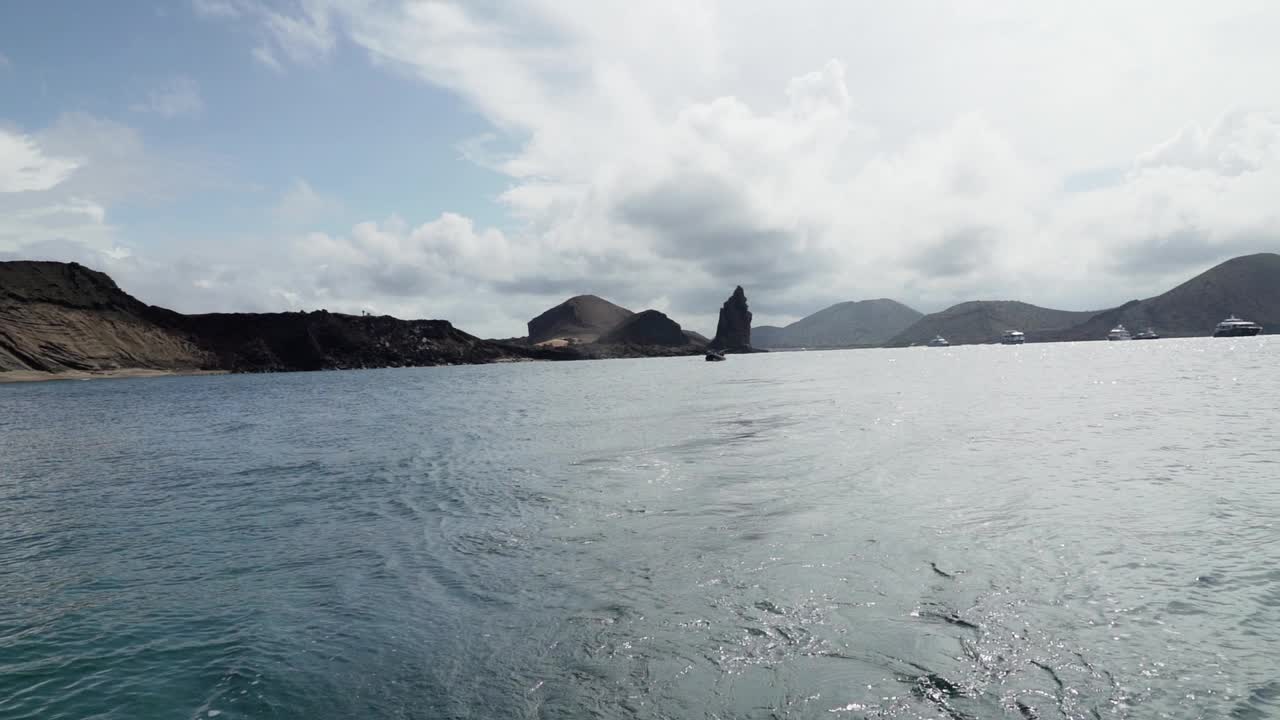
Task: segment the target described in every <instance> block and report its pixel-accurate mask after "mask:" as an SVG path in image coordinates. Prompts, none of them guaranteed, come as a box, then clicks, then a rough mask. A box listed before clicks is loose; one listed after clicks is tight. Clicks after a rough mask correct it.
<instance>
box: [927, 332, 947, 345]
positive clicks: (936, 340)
mask: <svg viewBox="0 0 1280 720" xmlns="http://www.w3.org/2000/svg"><path fill="white" fill-rule="evenodd" d="M950 345H951V343H949V342H947V339H946V338H944V337H942V336H941V335H936V336H934V338H933V339H932V340H930V341H929V347H950Z"/></svg>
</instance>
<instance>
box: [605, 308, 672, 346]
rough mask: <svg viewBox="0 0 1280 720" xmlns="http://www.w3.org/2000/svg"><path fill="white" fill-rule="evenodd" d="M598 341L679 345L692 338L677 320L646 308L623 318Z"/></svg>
mask: <svg viewBox="0 0 1280 720" xmlns="http://www.w3.org/2000/svg"><path fill="white" fill-rule="evenodd" d="M597 342H600V343H606V344H623V345H663V346H667V347H678V346H681V345H689V344H690V339H689V337H688V336H686V335H685V332H684V330H682V329H681V328H680V324H679V323H677V322H676V321H675V320H672V319H671V318H669V317H667V316H666V315H664V314H662V313H660V312H658V311H657V310H645V311H644V312H642V313H637V314H635V315H632V316H631V317H629V318H627V319H626V320H623V321H622V322H621V323H619V324H618V325H617V326H616V327H614V328H613V329H612V330H610V331H609V332H607V333H605V334H604V335H603V336H601V338H600V339H599V340H598V341H597Z"/></svg>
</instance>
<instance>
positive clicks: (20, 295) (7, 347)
mask: <svg viewBox="0 0 1280 720" xmlns="http://www.w3.org/2000/svg"><path fill="white" fill-rule="evenodd" d="M525 359H572V357H571V356H567V355H564V354H562V353H557V352H555V351H552V350H545V349H541V348H528V347H514V346H509V345H504V344H501V343H494V342H490V341H486V340H480V339H479V338H476V337H473V336H471V335H468V334H467V333H464V332H462V331H460V330H457V329H456V328H454V327H453V326H452V325H451V324H449V323H448V322H447V321H444V320H398V319H396V318H392V317H386V316H383V317H363V316H354V315H342V314H338V313H329V312H324V311H318V312H312V313H263V314H243V313H228V314H212V315H181V314H179V313H175V312H172V311H170V310H165V309H164V308H158V307H153V306H150V305H147V304H145V303H143V302H141V301H139V300H137V299H136V298H134V297H132V296H130V295H129V294H128V293H126V292H124V291H123V290H121V289H120V288H119V287H118V286H117V285H116V284H115V282H113V281H112V280H111V278H109V277H107V276H106V275H104V274H103V273H100V272H95V271H93V270H90V269H88V268H85V267H83V266H81V265H77V264H75V263H50V262H0V371H41V372H49V373H59V372H67V371H84V372H90V373H92V372H104V371H115V370H123V369H147V370H163V371H177V372H181V371H195V370H223V371H230V372H273V371H289V370H322V369H338V368H364V367H403V366H422V365H456V364H470V363H489V362H498V361H504V360H525Z"/></svg>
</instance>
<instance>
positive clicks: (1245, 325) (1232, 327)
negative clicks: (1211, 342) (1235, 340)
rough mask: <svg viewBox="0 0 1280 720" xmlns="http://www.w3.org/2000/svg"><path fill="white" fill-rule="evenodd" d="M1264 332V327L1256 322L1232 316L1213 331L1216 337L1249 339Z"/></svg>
mask: <svg viewBox="0 0 1280 720" xmlns="http://www.w3.org/2000/svg"><path fill="white" fill-rule="evenodd" d="M1260 332H1262V326H1261V325H1259V324H1258V323H1256V322H1249V321H1248V320H1241V319H1240V318H1238V317H1236V316H1235V315H1232V316H1231V317H1229V318H1227V319H1226V320H1223V321H1222V322H1220V323H1218V326H1217V327H1215V328H1214V329H1213V336H1214V337H1249V336H1251V335H1257V334H1258V333H1260Z"/></svg>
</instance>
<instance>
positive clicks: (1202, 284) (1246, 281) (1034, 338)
mask: <svg viewBox="0 0 1280 720" xmlns="http://www.w3.org/2000/svg"><path fill="white" fill-rule="evenodd" d="M1232 314H1234V315H1238V316H1240V317H1242V318H1245V319H1247V320H1252V321H1253V322H1256V323H1259V324H1261V325H1262V327H1263V332H1264V333H1267V332H1280V255H1278V254H1276V253H1257V254H1254V255H1242V256H1240V257H1235V258H1231V259H1230V260H1226V261H1224V262H1222V263H1219V264H1218V265H1215V266H1214V267H1212V268H1209V269H1208V270H1206V271H1204V272H1202V273H1200V274H1199V275H1196V276H1195V277H1193V278H1191V279H1190V280H1187V281H1186V282H1184V283H1182V284H1180V285H1178V286H1177V287H1175V288H1173V289H1172V290H1169V291H1168V292H1165V293H1162V294H1160V295H1156V296H1154V297H1151V298H1147V299H1145V300H1131V301H1129V302H1127V303H1124V304H1123V305H1120V306H1118V307H1114V308H1110V309H1107V310H1095V311H1088V312H1073V311H1067V310H1052V309H1049V308H1042V307H1037V306H1035V305H1030V304H1027V303H1023V302H1016V301H999V302H991V301H976V302H965V303H960V304H959V305H954V306H952V307H949V308H947V309H946V310H943V311H942V312H938V313H933V314H931V315H926V316H924V317H922V318H920V320H919V321H917V322H916V323H915V324H913V325H912V326H911V327H909V328H907V329H906V330H904V331H903V332H901V333H899V334H898V335H897V336H895V337H894V338H893V339H891V340H890V341H889V342H887V343H886V345H887V346H889V347H904V346H908V345H924V344H926V343H927V342H929V340H930V339H932V338H933V337H934V336H936V335H941V336H942V337H945V338H946V339H947V340H948V341H949V342H950V343H951V344H952V345H962V344H973V343H990V342H997V341H998V340H999V339H1000V335H1001V334H1002V333H1003V332H1004V331H1005V330H1021V331H1022V332H1024V333H1026V337H1027V342H1061V341H1077V340H1105V339H1106V337H1107V332H1108V331H1110V330H1111V328H1113V327H1115V326H1116V325H1119V324H1123V325H1125V326H1126V327H1127V328H1128V329H1129V330H1130V331H1132V332H1139V331H1142V330H1146V329H1147V328H1150V329H1152V330H1155V331H1156V332H1157V333H1158V334H1159V335H1160V336H1162V337H1203V336H1207V335H1212V334H1213V328H1214V326H1215V325H1217V324H1218V322H1220V321H1221V320H1223V319H1224V318H1226V317H1227V316H1228V315H1232Z"/></svg>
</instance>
